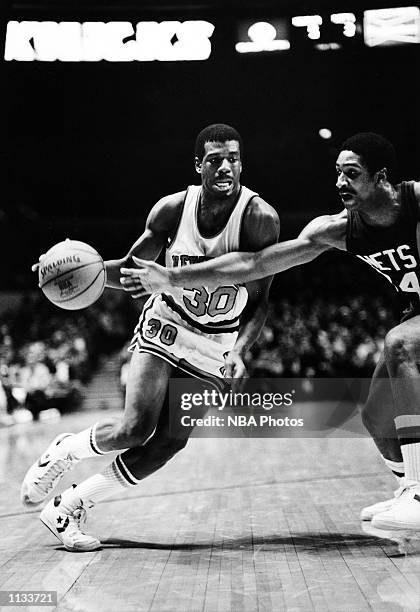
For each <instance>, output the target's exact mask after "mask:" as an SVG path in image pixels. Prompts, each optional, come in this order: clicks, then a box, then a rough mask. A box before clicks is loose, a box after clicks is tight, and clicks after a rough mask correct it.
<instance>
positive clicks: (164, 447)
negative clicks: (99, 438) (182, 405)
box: [40, 396, 205, 551]
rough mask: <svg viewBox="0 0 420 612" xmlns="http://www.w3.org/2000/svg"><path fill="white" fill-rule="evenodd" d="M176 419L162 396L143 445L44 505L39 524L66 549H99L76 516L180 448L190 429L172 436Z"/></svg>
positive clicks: (133, 482)
mask: <svg viewBox="0 0 420 612" xmlns="http://www.w3.org/2000/svg"><path fill="white" fill-rule="evenodd" d="M178 410H179V411H180V409H178ZM204 411H205V408H203V413H204ZM179 418H180V414H179V412H178V415H173V414H171V412H170V408H169V402H168V396H166V400H165V403H164V406H163V408H162V411H161V414H160V417H159V421H158V424H157V427H156V430H155V432H154V434H153V436H152V437H151V438H149V439H148V440H147V442H145V444H144V445H143V446H141V447H138V448H132V449H130V450H128V451H125V452H123V453H121V454H119V455H118V456H117V457H116V458H115V460H114V461H113V462H112V463H111V464H110V465H108V466H107V467H106V468H105V469H104V470H103V471H102V472H101V473H99V474H95V475H93V476H91V477H90V478H88V479H87V480H85V481H83V482H82V483H80V484H79V485H77V486H73V487H71V488H69V489H67V490H66V491H64V492H63V493H62V494H61V495H59V496H57V497H56V498H55V499H54V500H51V501H50V502H49V504H47V506H46V507H45V509H44V510H43V511H42V513H41V516H40V518H41V521H42V522H43V523H44V524H45V525H46V526H47V527H48V528H49V529H50V530H51V531H52V533H54V535H56V536H57V537H58V538H59V539H60V540H61V541H62V542H63V544H64V546H65V547H66V549H67V550H70V551H90V550H95V549H97V548H99V547H100V546H101V543H100V542H99V540H97V539H96V538H95V537H93V536H90V535H86V534H84V533H83V532H82V531H81V524H80V521H79V523H77V520H78V517H79V516H80V515H81V516H82V517H83V518H84V517H85V513H86V508H89V507H92V506H93V505H94V504H96V503H97V502H99V501H102V500H104V499H107V498H109V497H112V496H114V495H117V494H118V493H121V492H124V491H126V490H127V488H131V487H133V486H135V485H137V484H139V483H140V482H141V480H143V479H144V478H146V477H147V476H149V475H150V474H153V473H154V472H156V471H157V470H158V469H159V468H161V467H162V466H163V465H165V463H167V462H168V461H169V460H170V459H171V458H172V457H173V456H174V455H175V454H176V453H178V452H179V451H180V450H181V449H182V448H184V447H185V445H186V444H187V441H188V438H189V436H190V434H191V431H192V429H193V428H192V427H189V428H187V427H183V428H182V429H181V430H180V429H179V428H177V429H176V433H174V431H173V428H172V426H171V425H172V424H173V423H174V422H175V423H176V422H178V421H177V419H178V420H179ZM174 419H175V421H174ZM64 525H65V526H66V527H63V526H64ZM69 528H70V532H69V531H68V530H69Z"/></svg>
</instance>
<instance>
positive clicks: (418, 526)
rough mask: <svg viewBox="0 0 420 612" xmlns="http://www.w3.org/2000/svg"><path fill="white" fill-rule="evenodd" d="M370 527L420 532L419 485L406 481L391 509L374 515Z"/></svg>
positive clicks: (415, 482)
mask: <svg viewBox="0 0 420 612" xmlns="http://www.w3.org/2000/svg"><path fill="white" fill-rule="evenodd" d="M372 526H373V527H376V528H377V529H395V530H415V531H417V530H420V484H419V483H418V482H417V481H414V480H412V481H406V482H405V486H404V490H403V492H402V493H401V495H400V496H399V498H398V499H397V500H396V503H394V504H393V505H392V506H391V508H389V509H388V510H386V511H385V512H380V513H379V514H376V515H375V516H374V517H373V519H372Z"/></svg>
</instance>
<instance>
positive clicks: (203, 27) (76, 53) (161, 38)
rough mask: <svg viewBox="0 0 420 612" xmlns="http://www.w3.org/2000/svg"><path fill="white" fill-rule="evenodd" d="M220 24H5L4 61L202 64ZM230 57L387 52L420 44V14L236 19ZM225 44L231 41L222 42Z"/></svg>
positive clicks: (389, 11)
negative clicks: (305, 52)
mask: <svg viewBox="0 0 420 612" xmlns="http://www.w3.org/2000/svg"><path fill="white" fill-rule="evenodd" d="M217 28H218V22H217V20H215V23H212V22H211V21H210V20H204V19H192V20H188V21H177V20H171V21H160V22H158V21H140V22H137V23H131V22H130V21H110V22H103V21H85V22H77V21H60V22H56V21H9V23H8V25H7V30H6V44H5V54H4V59H5V60H6V61H25V62H28V61H47V62H51V61H67V62H81V61H87V62H95V61H101V60H105V61H110V62H129V61H204V60H207V59H209V58H210V57H211V54H212V45H213V39H214V38H215V36H214V34H215V32H217ZM235 35H236V40H235V39H233V40H232V41H231V48H232V51H233V52H235V51H236V52H237V53H240V54H256V53H284V52H293V51H294V50H298V49H303V50H305V49H308V48H313V49H315V50H317V51H337V50H340V49H345V48H348V47H354V46H360V47H361V46H366V47H389V46H395V45H417V44H419V43H420V8H419V6H403V7H394V8H384V9H380V8H379V9H367V10H364V11H359V10H358V11H355V12H352V11H345V12H329V13H324V12H320V13H319V14H317V13H314V14H305V15H295V16H290V17H287V18H286V17H282V16H279V17H278V18H277V17H274V18H273V17H270V18H269V19H264V18H260V19H258V20H255V19H254V20H251V19H235ZM228 43H229V41H228Z"/></svg>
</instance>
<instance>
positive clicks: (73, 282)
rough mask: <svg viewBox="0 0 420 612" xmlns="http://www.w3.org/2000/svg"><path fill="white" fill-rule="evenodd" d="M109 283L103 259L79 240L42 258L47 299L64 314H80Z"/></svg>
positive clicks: (61, 244)
mask: <svg viewBox="0 0 420 612" xmlns="http://www.w3.org/2000/svg"><path fill="white" fill-rule="evenodd" d="M105 283H106V270H105V264H104V262H103V259H102V257H101V256H100V255H99V253H98V252H97V251H95V249H94V248H92V247H91V246H89V245H88V244H86V243H85V242H79V241H78V240H69V239H67V240H64V241H63V242H59V243H58V244H56V245H55V246H53V247H52V248H51V249H50V250H49V251H48V252H47V253H46V254H45V255H44V257H42V259H41V261H40V265H39V286H40V287H41V289H42V291H43V293H44V295H45V296H46V297H47V298H48V299H49V300H50V301H51V302H52V303H53V304H56V306H59V307H60V308H64V309H65V310H79V309H80V308H87V306H90V305H91V304H93V303H94V302H95V301H96V300H97V299H98V298H99V297H100V296H101V295H102V292H103V290H104V287H105Z"/></svg>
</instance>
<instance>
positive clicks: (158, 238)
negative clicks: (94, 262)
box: [105, 192, 185, 297]
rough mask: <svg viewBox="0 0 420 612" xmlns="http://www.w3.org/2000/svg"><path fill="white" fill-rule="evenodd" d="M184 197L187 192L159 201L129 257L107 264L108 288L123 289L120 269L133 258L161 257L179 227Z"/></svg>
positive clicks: (151, 258) (110, 261)
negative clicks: (167, 242) (168, 239)
mask: <svg viewBox="0 0 420 612" xmlns="http://www.w3.org/2000/svg"><path fill="white" fill-rule="evenodd" d="M184 196H185V192H179V193H175V194H172V195H170V196H166V197H164V198H162V199H161V200H159V202H157V203H156V204H155V205H154V207H153V208H152V210H151V211H150V213H149V216H148V217H147V221H146V225H145V229H144V232H143V233H142V235H141V236H140V237H139V238H138V239H137V240H136V242H135V243H134V244H133V246H132V247H131V249H130V250H129V252H128V253H127V255H126V256H125V257H123V258H122V259H111V260H108V261H106V262H105V267H106V272H107V286H108V287H112V288H114V289H123V286H122V285H121V283H120V277H121V274H120V268H121V267H123V266H127V265H129V264H130V262H131V260H132V258H133V257H136V256H137V257H141V258H142V259H144V260H155V259H157V257H159V254H160V252H161V251H162V249H163V247H164V246H165V244H166V240H167V238H168V236H170V235H171V234H172V233H173V231H174V230H175V228H176V226H177V223H178V218H179V215H180V212H181V207H182V202H183V201H184ZM133 297H134V296H133Z"/></svg>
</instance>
